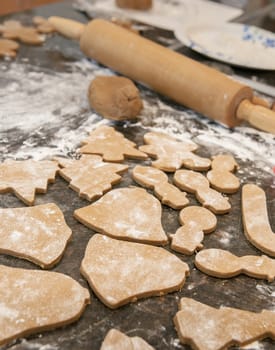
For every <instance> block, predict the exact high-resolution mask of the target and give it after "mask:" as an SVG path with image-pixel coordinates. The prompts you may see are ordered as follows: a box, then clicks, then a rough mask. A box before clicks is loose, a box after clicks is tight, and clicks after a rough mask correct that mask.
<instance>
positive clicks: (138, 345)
mask: <svg viewBox="0 0 275 350" xmlns="http://www.w3.org/2000/svg"><path fill="white" fill-rule="evenodd" d="M100 350H154V348H153V347H152V346H151V345H149V344H148V343H146V341H144V340H143V339H142V338H140V337H128V336H127V335H126V334H124V333H122V332H120V331H118V330H116V329H114V328H113V329H110V330H109V332H108V333H107V335H106V337H105V339H104V341H103V343H102V345H101V347H100Z"/></svg>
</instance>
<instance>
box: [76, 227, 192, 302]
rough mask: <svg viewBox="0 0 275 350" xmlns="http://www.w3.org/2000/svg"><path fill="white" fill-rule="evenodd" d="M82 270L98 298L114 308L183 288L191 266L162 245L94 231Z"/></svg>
mask: <svg viewBox="0 0 275 350" xmlns="http://www.w3.org/2000/svg"><path fill="white" fill-rule="evenodd" d="M81 273H82V275H83V276H84V277H85V278H86V279H87V281H88V282H89V284H90V286H91V288H92V289H93V291H94V292H95V294H96V295H97V296H98V298H99V299H100V300H101V301H102V302H103V303H104V304H105V305H107V306H108V307H110V308H112V309H114V308H117V307H119V306H122V305H125V304H127V303H129V302H135V301H136V300H137V299H140V298H144V297H149V296H160V295H163V294H166V293H170V292H173V291H177V290H180V289H181V288H182V286H183V285H184V282H185V278H186V276H187V275H188V274H189V267H188V265H187V264H186V263H184V262H182V261H181V260H180V259H179V258H177V257H176V256H175V255H174V254H171V253H169V252H168V251H167V250H165V249H163V248H160V247H153V246H151V245H147V244H140V243H133V242H125V241H121V240H116V239H112V238H110V237H107V236H104V235H100V234H95V235H94V236H93V237H92V238H91V239H90V241H89V243H88V245H87V248H86V252H85V256H84V259H83V260H82V263H81Z"/></svg>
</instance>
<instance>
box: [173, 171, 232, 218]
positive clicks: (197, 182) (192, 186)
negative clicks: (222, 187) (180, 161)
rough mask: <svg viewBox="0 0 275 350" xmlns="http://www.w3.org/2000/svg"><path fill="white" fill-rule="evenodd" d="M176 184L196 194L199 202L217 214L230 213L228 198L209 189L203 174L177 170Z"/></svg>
mask: <svg viewBox="0 0 275 350" xmlns="http://www.w3.org/2000/svg"><path fill="white" fill-rule="evenodd" d="M174 183H175V184H176V185H177V186H178V187H179V188H180V189H182V190H184V191H187V192H190V193H195V195H196V198H197V200H198V201H199V202H200V203H201V204H202V205H203V206H204V207H205V208H208V209H210V210H211V211H212V212H213V213H215V214H225V213H228V212H229V210H230V208H231V205H230V203H229V201H228V199H227V198H226V197H224V196H223V195H222V194H221V193H219V192H217V191H216V190H213V189H212V188H210V187H209V182H208V180H207V178H206V177H205V176H203V175H202V174H200V173H198V172H195V171H192V170H177V171H176V173H175V175H174Z"/></svg>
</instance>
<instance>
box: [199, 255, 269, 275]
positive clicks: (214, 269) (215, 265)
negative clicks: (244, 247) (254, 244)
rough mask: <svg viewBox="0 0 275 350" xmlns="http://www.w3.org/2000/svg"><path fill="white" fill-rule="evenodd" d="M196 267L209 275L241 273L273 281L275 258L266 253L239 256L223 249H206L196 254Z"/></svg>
mask: <svg viewBox="0 0 275 350" xmlns="http://www.w3.org/2000/svg"><path fill="white" fill-rule="evenodd" d="M195 265H196V267H197V268H198V269H199V270H201V271H202V272H204V273H206V274H207V275H210V276H214V277H220V278H229V277H234V276H237V275H239V274H241V273H243V274H245V275H247V276H251V277H254V278H262V279H266V280H268V282H273V281H274V279H275V260H274V259H271V258H268V257H267V256H265V255H262V256H255V255H247V256H242V257H238V256H236V255H234V254H232V253H230V252H228V251H226V250H222V249H206V250H202V251H201V252H199V253H198V254H196V258H195Z"/></svg>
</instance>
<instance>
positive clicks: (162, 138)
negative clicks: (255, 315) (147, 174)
mask: <svg viewBox="0 0 275 350" xmlns="http://www.w3.org/2000/svg"><path fill="white" fill-rule="evenodd" d="M144 142H145V143H146V145H144V146H140V147H139V149H140V150H141V151H142V152H145V153H147V154H148V155H149V156H151V157H153V158H157V160H156V161H154V162H152V165H153V166H154V167H156V168H158V169H160V170H163V171H168V172H174V171H176V170H177V169H180V168H181V167H182V166H184V167H186V168H188V169H193V170H208V169H209V167H210V165H211V161H210V159H208V158H202V157H199V156H197V155H196V154H194V153H193V151H195V150H196V149H197V148H198V146H197V145H196V144H195V143H194V142H192V141H188V142H187V141H184V142H183V141H178V140H176V139H175V138H173V137H171V136H168V135H166V134H163V133H159V132H149V133H147V134H145V135H144Z"/></svg>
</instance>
